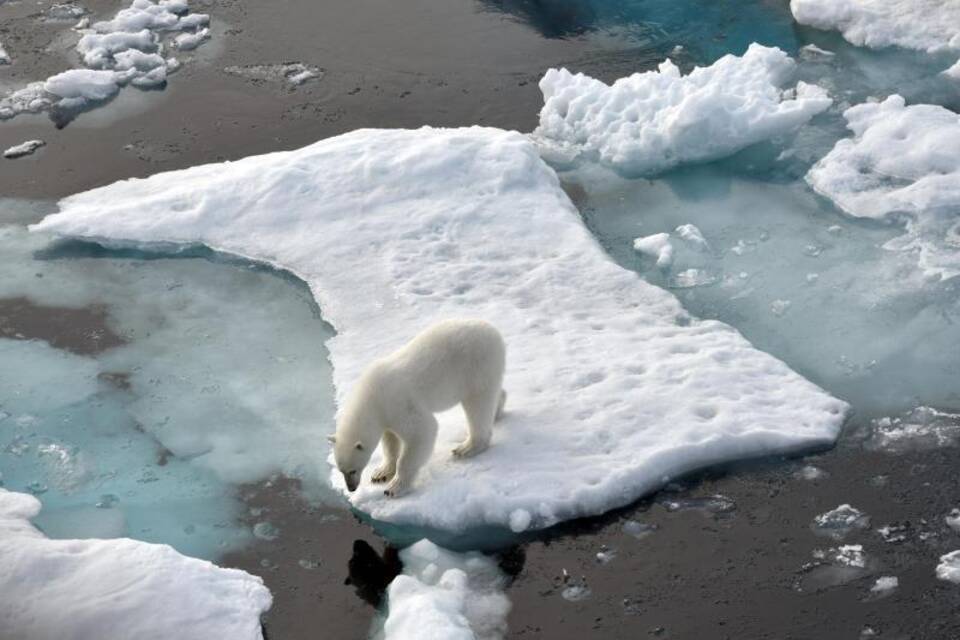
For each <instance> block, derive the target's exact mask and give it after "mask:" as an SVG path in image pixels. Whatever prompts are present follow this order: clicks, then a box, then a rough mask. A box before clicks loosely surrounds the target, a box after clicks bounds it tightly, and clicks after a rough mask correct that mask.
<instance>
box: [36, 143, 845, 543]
mask: <svg viewBox="0 0 960 640" xmlns="http://www.w3.org/2000/svg"><path fill="white" fill-rule="evenodd" d="M321 195H322V197H321ZM60 208H61V213H59V214H56V215H53V216H50V217H48V218H47V219H45V220H44V221H43V222H42V223H40V224H39V225H36V226H35V227H33V228H34V229H46V230H50V231H54V232H57V233H61V234H69V235H75V236H87V237H93V238H99V239H112V240H118V241H121V240H122V241H142V242H204V243H206V244H208V245H209V246H211V247H214V248H216V249H218V250H222V251H225V252H231V253H235V254H239V255H243V256H246V257H250V258H254V259H259V260H263V261H266V262H269V263H271V264H274V265H277V266H283V267H286V268H288V269H290V270H291V271H293V272H294V273H296V274H297V275H299V276H300V277H301V278H303V279H304V280H306V281H307V282H308V283H309V284H310V286H311V289H312V292H313V294H314V296H315V297H316V298H317V300H318V302H319V304H320V308H321V309H323V310H324V313H325V316H326V319H327V320H328V321H329V322H331V323H332V324H333V326H334V327H335V328H336V330H337V332H338V333H337V335H336V336H335V337H334V338H332V339H331V340H330V341H329V342H328V346H329V348H330V357H331V362H332V363H333V366H334V383H335V386H336V389H337V394H338V397H339V399H341V400H342V399H343V397H344V395H345V394H346V393H347V392H348V391H349V389H350V386H351V385H352V384H353V383H354V381H355V380H356V379H357V377H358V376H359V374H360V372H361V371H362V370H363V369H364V368H365V367H366V366H367V365H368V364H369V363H370V362H371V361H372V360H374V359H375V358H377V357H380V356H382V355H384V354H386V353H389V352H391V351H392V350H394V349H396V348H398V347H399V346H400V345H402V344H403V343H405V342H406V341H407V340H408V339H409V338H410V337H411V336H413V335H414V334H416V333H417V332H418V331H420V330H421V329H423V328H424V327H426V326H429V325H430V324H431V323H433V322H436V321H438V320H440V319H443V318H449V317H457V316H461V317H462V316H471V317H480V318H490V319H491V320H493V321H494V322H496V324H497V326H498V327H499V328H500V330H501V331H502V333H503V335H504V337H505V339H506V343H507V345H508V351H509V356H508V362H509V364H508V366H507V372H506V381H505V388H506V389H507V390H508V392H509V393H510V404H509V406H508V408H507V414H506V416H505V418H504V420H503V425H502V427H501V428H498V429H497V430H495V433H494V440H493V444H492V447H491V448H490V449H489V450H488V451H485V452H484V453H483V454H482V455H479V456H477V457H475V458H471V459H468V460H453V459H451V455H450V453H449V452H450V449H451V448H452V447H453V445H454V444H455V443H456V442H458V441H459V440H461V439H462V438H463V437H464V422H463V418H462V416H461V414H460V413H459V412H458V411H451V412H449V413H446V414H443V415H441V416H440V417H439V421H440V434H439V438H438V445H437V447H436V450H435V452H434V454H433V457H432V458H431V460H430V461H429V462H428V463H427V465H426V467H425V468H424V469H423V471H422V472H421V474H420V475H419V477H418V481H417V484H416V486H415V487H413V492H412V493H411V494H409V495H407V496H404V497H403V498H401V499H389V498H386V497H385V496H384V495H383V489H382V487H381V486H380V485H371V484H370V483H369V482H367V481H364V482H363V483H362V484H361V486H360V489H359V490H358V491H356V492H354V493H353V494H351V500H352V502H353V503H354V505H355V506H357V507H358V508H360V509H362V510H364V511H367V512H368V513H370V514H371V515H372V516H373V517H375V518H378V519H381V520H388V521H392V522H397V523H405V524H417V525H427V526H432V527H437V528H443V529H448V530H455V531H463V530H465V529H467V528H468V527H472V526H477V525H482V524H489V525H498V526H502V527H508V526H509V525H514V528H519V525H527V526H529V527H533V528H539V527H545V526H549V525H551V524H554V523H556V522H558V521H560V520H563V519H566V518H571V517H577V516H584V515H591V514H598V513H602V512H604V511H607V510H608V509H611V508H613V507H616V506H620V505H623V504H626V503H629V502H631V501H633V500H635V499H636V498H638V497H640V496H641V495H643V494H646V493H648V492H650V491H652V490H654V489H656V488H658V487H659V486H660V485H661V484H662V483H663V478H664V477H665V476H666V477H675V476H678V475H681V474H683V473H685V472H688V471H691V470H693V469H696V468H699V467H703V466H706V465H709V464H714V463H720V462H723V461H728V460H730V459H732V458H740V457H752V456H756V455H762V454H770V453H774V452H783V451H789V450H796V449H802V448H806V447H810V446H815V445H823V444H828V443H831V442H833V440H834V439H835V438H836V436H837V433H838V430H839V428H840V425H841V423H842V421H843V416H844V414H845V411H846V405H845V404H844V403H843V402H841V401H839V400H836V399H834V398H831V397H830V396H828V395H827V394H826V393H824V392H823V391H821V390H820V389H818V388H817V387H816V386H814V385H813V384H811V383H809V382H808V381H806V380H804V379H803V378H802V377H800V376H798V375H797V374H795V373H793V372H792V371H790V370H789V369H788V368H787V367H786V366H785V365H784V364H783V363H781V362H779V361H777V360H776V359H774V358H772V357H770V356H768V355H767V354H764V353H762V352H759V351H757V350H755V349H753V348H752V347H751V346H750V345H749V344H748V343H747V342H746V341H745V340H744V339H743V337H742V336H740V335H739V334H738V333H736V332H735V331H733V330H732V329H730V328H729V327H728V326H726V325H723V324H721V323H719V322H714V321H699V320H696V319H693V318H690V317H689V316H687V315H686V313H685V312H684V311H683V309H682V308H681V306H680V304H679V303H678V301H677V300H676V299H675V298H674V297H673V296H672V295H670V294H669V293H667V292H665V291H664V290H662V289H659V288H657V287H654V286H652V285H649V284H647V283H645V282H643V281H642V280H641V279H640V278H639V277H638V276H637V275H636V274H634V273H632V272H629V271H626V270H624V269H621V268H620V267H618V266H616V265H615V264H614V263H613V262H612V261H611V260H610V259H609V258H608V257H607V256H606V255H605V254H604V253H603V251H602V249H601V248H600V247H599V246H598V245H597V244H596V242H595V241H594V239H593V238H592V237H591V236H590V234H589V232H588V231H587V230H586V228H585V227H584V226H583V223H582V222H581V220H580V217H579V215H578V214H577V211H576V209H575V208H574V207H573V205H572V203H571V202H570V201H569V199H568V198H567V196H566V194H565V193H564V192H563V190H562V189H561V188H560V184H559V181H558V179H557V177H556V175H555V174H554V173H553V172H552V171H551V170H550V169H549V168H548V167H547V166H546V165H545V164H544V163H543V161H542V160H540V158H539V157H538V154H537V150H536V148H535V147H534V145H533V144H531V143H530V141H529V140H528V139H527V138H526V137H524V136H522V135H520V134H517V133H512V132H505V131H500V130H496V129H484V128H471V129H451V130H443V129H439V130H438V129H428V128H424V129H420V130H417V131H402V130H377V131H372V130H361V131H356V132H353V133H350V134H347V135H343V136H339V137H336V138H331V139H329V140H324V141H321V142H318V143H316V144H314V145H311V146H308V147H306V148H304V149H300V150H297V151H291V152H283V153H273V154H268V155H265V156H257V157H251V158H246V159H244V160H240V161H236V162H231V163H224V164H214V165H207V166H201V167H194V168H192V169H188V170H185V171H178V172H171V173H166V174H161V175H157V176H153V177H152V178H149V179H146V180H127V181H124V182H119V183H116V184H114V185H111V186H108V187H104V188H101V189H97V190H94V191H90V192H87V193H83V194H79V195H76V196H73V197H70V198H67V199H65V200H63V201H62V202H61V203H60ZM600 329H602V330H600ZM510 407H513V408H514V409H515V410H511V408H510ZM545 434H549V437H545ZM377 458H379V455H375V459H374V460H373V461H372V462H371V465H370V466H369V467H368V471H367V472H366V476H365V477H369V474H370V472H371V470H372V469H373V468H374V467H375V466H376V465H377V462H378V460H377ZM331 477H332V479H333V482H334V483H335V484H336V486H338V487H342V486H343V480H342V477H341V476H340V474H339V473H338V472H336V471H333V472H332V473H331ZM522 512H525V513H526V514H528V516H529V517H527V516H522ZM515 514H521V516H522V517H518V516H516V515H515Z"/></svg>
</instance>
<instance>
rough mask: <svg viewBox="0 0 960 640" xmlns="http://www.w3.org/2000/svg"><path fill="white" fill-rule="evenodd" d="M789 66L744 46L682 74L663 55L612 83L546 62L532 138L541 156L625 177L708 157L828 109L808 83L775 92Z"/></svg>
mask: <svg viewBox="0 0 960 640" xmlns="http://www.w3.org/2000/svg"><path fill="white" fill-rule="evenodd" d="M795 66H796V65H795V63H794V62H793V60H791V59H790V57H789V56H787V54H786V53H784V52H783V51H781V50H780V49H776V48H768V47H763V46H760V45H758V44H752V45H750V48H749V49H747V51H746V53H744V55H743V56H742V57H737V56H733V55H726V56H724V57H722V58H720V59H719V60H717V61H716V62H715V63H713V64H712V65H711V66H709V67H698V68H696V69H694V70H693V71H692V72H690V73H689V74H688V75H685V76H683V75H681V74H680V70H679V68H677V66H676V65H675V64H673V62H671V61H670V60H666V61H664V62H663V63H662V64H661V65H660V68H659V70H657V71H647V72H644V73H635V74H633V75H631V76H629V77H625V78H620V79H619V80H617V81H616V82H614V83H613V84H612V85H607V84H605V83H603V82H601V81H600V80H596V79H594V78H591V77H589V76H586V75H584V74H582V73H577V74H572V73H570V72H569V71H567V70H566V69H550V70H549V71H547V73H546V74H545V75H544V76H543V79H541V80H540V90H541V91H542V92H543V98H544V105H543V109H542V110H541V111H540V126H538V127H537V129H536V131H535V132H534V137H535V139H536V140H537V141H538V143H539V144H540V146H541V147H542V151H543V152H544V154H545V157H547V158H548V159H550V160H553V161H557V162H570V161H573V160H575V159H577V158H584V159H587V160H597V161H599V162H601V163H603V164H605V165H607V166H610V167H613V168H614V169H617V170H619V171H623V172H625V173H629V174H633V175H650V174H656V173H660V172H663V171H666V170H668V169H671V168H673V167H675V166H677V165H679V164H683V163H689V162H704V161H708V160H715V159H717V158H722V157H724V156H727V155H730V154H732V153H734V152H736V151H739V150H740V149H743V148H744V147H747V146H749V145H751V144H754V143H757V142H760V141H762V140H766V139H768V138H771V137H773V136H776V135H781V134H784V133H788V132H790V131H793V130H794V129H796V128H798V127H799V126H801V125H803V124H805V123H806V122H807V121H808V120H810V118H812V117H813V116H814V115H816V114H818V113H820V112H821V111H824V110H826V109H827V108H828V107H829V106H830V104H831V100H830V98H828V97H827V94H826V92H825V91H823V90H822V89H820V88H819V87H817V86H815V85H808V84H805V83H803V82H800V83H798V84H797V86H796V88H795V89H789V90H784V89H781V87H782V86H783V85H784V84H786V82H787V80H788V79H789V77H790V76H791V74H792V73H793V70H794V68H795Z"/></svg>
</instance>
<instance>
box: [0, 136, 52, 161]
mask: <svg viewBox="0 0 960 640" xmlns="http://www.w3.org/2000/svg"><path fill="white" fill-rule="evenodd" d="M45 144H47V143H46V142H44V141H43V140H27V141H26V142H21V143H20V144H18V145H14V146H12V147H10V148H9V149H7V150H6V151H4V152H3V157H4V158H10V159H13V158H22V157H23V156H29V155H30V154H32V153H33V152H34V151H36V150H37V149H39V148H40V147H42V146H43V145H45Z"/></svg>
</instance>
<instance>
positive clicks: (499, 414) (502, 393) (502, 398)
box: [493, 389, 507, 421]
mask: <svg viewBox="0 0 960 640" xmlns="http://www.w3.org/2000/svg"><path fill="white" fill-rule="evenodd" d="M506 404H507V392H506V391H504V390H503V389H500V400H498V401H497V412H496V413H495V414H493V419H494V421H496V420H499V419H500V418H502V417H503V407H504V405H506Z"/></svg>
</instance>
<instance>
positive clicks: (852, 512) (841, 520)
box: [813, 504, 870, 540]
mask: <svg viewBox="0 0 960 640" xmlns="http://www.w3.org/2000/svg"><path fill="white" fill-rule="evenodd" d="M869 526H870V516H868V515H867V514H865V513H864V512H862V511H860V510H859V509H857V508H856V507H851V506H850V505H849V504H842V505H840V506H839V507H837V508H836V509H834V510H832V511H827V512H826V513H821V514H820V515H818V516H817V517H816V518H814V519H813V531H814V533H817V534H820V535H825V536H829V537H831V538H835V539H837V540H839V539H840V538H843V537H844V536H846V535H847V534H848V533H850V532H851V531H853V530H854V529H866V528H868V527H869Z"/></svg>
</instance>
